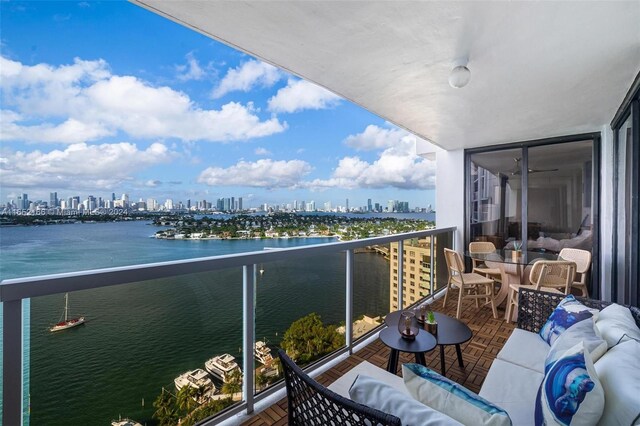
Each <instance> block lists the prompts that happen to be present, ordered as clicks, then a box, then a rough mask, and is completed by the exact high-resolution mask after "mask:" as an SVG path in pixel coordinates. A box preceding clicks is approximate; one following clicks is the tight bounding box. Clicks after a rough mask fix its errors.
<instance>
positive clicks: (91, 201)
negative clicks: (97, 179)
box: [85, 195, 97, 211]
mask: <svg viewBox="0 0 640 426" xmlns="http://www.w3.org/2000/svg"><path fill="white" fill-rule="evenodd" d="M85 207H86V208H87V210H89V211H93V210H95V209H96V207H97V204H96V197H94V196H93V195H89V197H88V198H87V201H86V204H85Z"/></svg>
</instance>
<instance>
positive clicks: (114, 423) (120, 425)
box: [111, 418, 142, 426]
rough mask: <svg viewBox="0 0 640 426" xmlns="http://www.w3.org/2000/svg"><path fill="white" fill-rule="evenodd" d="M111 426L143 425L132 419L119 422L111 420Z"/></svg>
mask: <svg viewBox="0 0 640 426" xmlns="http://www.w3.org/2000/svg"><path fill="white" fill-rule="evenodd" d="M111 426H142V424H141V423H138V422H136V421H135V420H131V419H127V418H124V419H119V420H111Z"/></svg>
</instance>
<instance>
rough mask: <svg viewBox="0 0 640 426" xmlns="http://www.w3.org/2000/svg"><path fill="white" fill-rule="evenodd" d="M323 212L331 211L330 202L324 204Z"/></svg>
mask: <svg viewBox="0 0 640 426" xmlns="http://www.w3.org/2000/svg"><path fill="white" fill-rule="evenodd" d="M324 211H325V212H330V211H331V201H327V202H326V203H324Z"/></svg>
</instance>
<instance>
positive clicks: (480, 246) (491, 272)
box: [469, 241, 502, 282]
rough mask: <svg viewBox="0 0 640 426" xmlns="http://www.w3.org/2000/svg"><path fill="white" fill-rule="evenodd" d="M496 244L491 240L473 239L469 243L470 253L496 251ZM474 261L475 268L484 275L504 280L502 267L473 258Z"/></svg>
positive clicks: (474, 269)
mask: <svg viewBox="0 0 640 426" xmlns="http://www.w3.org/2000/svg"><path fill="white" fill-rule="evenodd" d="M495 251H496V246H494V245H493V243H492V242H489V241H473V242H471V243H469V253H494V252H495ZM471 261H472V262H473V270H472V272H475V273H477V274H480V275H484V276H485V277H487V278H493V280H494V281H497V282H501V281H502V270H501V269H500V268H491V267H490V266H489V265H487V264H486V263H485V262H483V261H481V260H477V259H473V258H472V259H471Z"/></svg>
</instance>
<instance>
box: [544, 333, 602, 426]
mask: <svg viewBox="0 0 640 426" xmlns="http://www.w3.org/2000/svg"><path fill="white" fill-rule="evenodd" d="M603 410H604V390H603V389H602V385H601V384H600V381H599V380H598V375H597V374H596V371H595V369H594V367H593V362H592V361H591V356H590V355H589V352H588V351H586V350H585V349H584V344H583V343H582V342H581V343H578V344H577V345H575V346H574V347H573V348H571V349H569V350H568V351H566V352H565V353H564V354H563V355H562V357H560V358H559V359H558V360H557V361H556V362H555V363H553V365H551V366H550V367H548V368H547V370H546V372H545V375H544V379H543V380H542V383H541V384H540V388H539V389H538V395H537V397H536V408H535V424H536V425H546V426H551V425H566V426H569V425H573V426H576V425H585V426H586V425H596V424H597V423H598V421H599V420H600V417H601V416H602V412H603Z"/></svg>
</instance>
